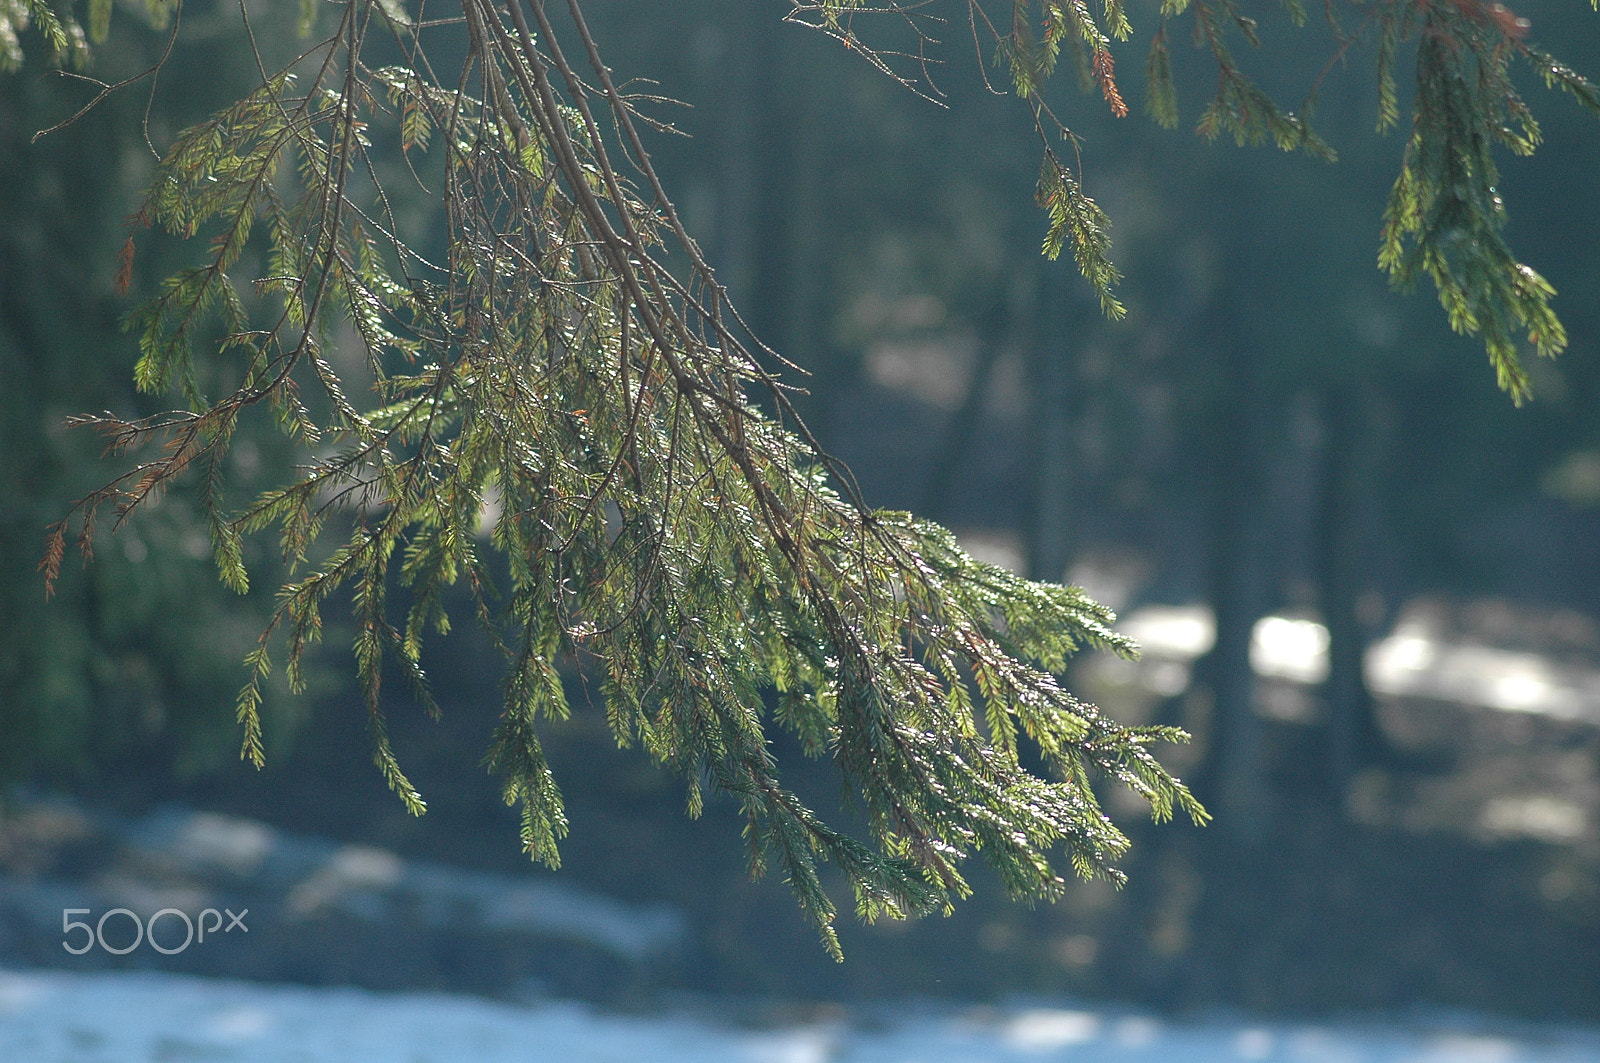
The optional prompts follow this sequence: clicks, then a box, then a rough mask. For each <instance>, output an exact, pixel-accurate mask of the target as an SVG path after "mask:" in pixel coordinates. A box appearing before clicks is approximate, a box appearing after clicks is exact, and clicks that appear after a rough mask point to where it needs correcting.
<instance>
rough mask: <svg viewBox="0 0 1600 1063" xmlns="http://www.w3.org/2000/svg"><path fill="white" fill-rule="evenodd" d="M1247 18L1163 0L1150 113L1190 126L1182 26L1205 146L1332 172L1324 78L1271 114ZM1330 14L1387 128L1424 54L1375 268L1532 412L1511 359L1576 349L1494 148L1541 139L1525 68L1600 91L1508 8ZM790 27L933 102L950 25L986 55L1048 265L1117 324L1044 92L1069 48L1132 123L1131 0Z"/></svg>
mask: <svg viewBox="0 0 1600 1063" xmlns="http://www.w3.org/2000/svg"><path fill="white" fill-rule="evenodd" d="M1281 6H1282V8H1283V17H1284V18H1286V19H1287V20H1288V21H1289V22H1290V23H1291V24H1292V25H1294V26H1303V25H1304V24H1305V23H1306V21H1307V13H1306V10H1305V8H1304V6H1303V5H1302V4H1301V3H1300V0H1283V2H1282V4H1281ZM1591 6H1593V5H1591ZM1253 10H1254V8H1253V6H1247V5H1245V4H1242V3H1239V2H1238V0H1162V3H1161V6H1160V10H1159V13H1158V18H1157V21H1156V27H1155V30H1154V33H1153V34H1152V36H1151V41H1150V45H1149V47H1148V50H1147V54H1146V59H1145V68H1144V69H1145V110H1146V112H1147V113H1148V114H1149V115H1150V117H1151V118H1153V119H1154V120H1155V121H1157V122H1159V123H1160V124H1162V125H1164V126H1167V127H1173V126H1176V125H1177V124H1178V121H1179V108H1178V93H1177V88H1176V86H1175V85H1174V83H1173V75H1172V54H1171V52H1172V38H1173V37H1174V36H1176V34H1174V33H1173V32H1172V31H1173V30H1174V29H1176V28H1177V26H1178V24H1180V23H1181V22H1183V21H1187V23H1188V28H1189V36H1190V37H1191V39H1192V40H1193V42H1194V44H1195V46H1196V47H1197V48H1199V49H1200V50H1202V51H1203V52H1205V53H1207V54H1208V55H1209V56H1210V57H1211V60H1212V64H1213V66H1214V68H1215V70H1216V82H1215V91H1214V92H1213V94H1212V96H1211V99H1210V100H1209V101H1208V102H1207V103H1206V104H1205V106H1204V107H1203V108H1202V109H1201V111H1200V116H1199V118H1198V120H1197V121H1196V124H1195V131H1196V132H1197V133H1199V134H1200V135H1201V136H1203V137H1206V138H1208V139H1214V138H1216V137H1218V136H1222V135H1224V134H1227V135H1229V136H1232V137H1233V139H1234V140H1235V141H1237V142H1238V143H1239V144H1241V145H1245V144H1267V143H1270V144H1274V145H1276V146H1277V147H1279V148H1282V149H1283V150H1285V151H1296V150H1302V151H1306V152H1309V153H1310V154H1312V155H1315V156H1318V157H1320V158H1325V159H1328V160H1330V161H1331V160H1332V159H1333V158H1334V151H1333V148H1332V147H1331V146H1330V145H1329V144H1328V143H1327V142H1326V141H1324V140H1323V139H1322V138H1321V137H1320V136H1318V135H1317V133H1316V132H1315V130H1314V129H1313V127H1312V123H1311V114H1312V113H1313V111H1314V109H1315V97H1316V90H1317V87H1318V85H1319V84H1320V82H1321V80H1322V77H1323V76H1326V74H1327V70H1326V69H1325V70H1324V71H1322V75H1321V76H1316V75H1315V74H1313V76H1312V77H1311V78H1310V79H1308V80H1309V82H1310V83H1309V85H1308V93H1307V97H1306V100H1305V103H1304V105H1303V106H1302V107H1301V108H1300V109H1299V110H1298V112H1296V111H1291V110H1287V109H1284V108H1282V107H1280V106H1279V105H1278V104H1276V103H1274V102H1273V100H1272V98H1271V97H1270V96H1269V95H1268V94H1267V93H1266V92H1265V91H1263V90H1262V89H1261V88H1260V87H1259V86H1258V85H1257V84H1256V82H1255V81H1254V80H1253V79H1252V78H1251V77H1250V76H1249V74H1248V73H1247V72H1246V71H1245V70H1244V69H1243V67H1242V66H1241V65H1240V63H1239V61H1238V59H1237V58H1236V56H1235V49H1236V46H1237V45H1238V44H1239V43H1240V42H1243V43H1244V44H1245V45H1246V46H1247V47H1249V48H1252V49H1254V48H1259V47H1260V45H1261V40H1260V37H1259V35H1258V25H1257V21H1256V17H1255V15H1254V14H1252V13H1251V12H1252V11H1253ZM869 14H875V15H893V16H895V17H897V18H898V19H899V20H901V21H903V22H904V23H905V24H907V25H908V26H909V27H910V28H911V33H912V36H913V37H914V39H915V40H916V42H917V46H916V48H915V50H914V51H912V52H905V51H901V52H889V51H886V50H875V49H874V47H873V44H872V40H871V39H867V38H863V37H862V36H861V35H860V34H859V33H858V31H857V28H856V27H857V24H858V23H859V22H861V21H862V19H863V18H864V16H866V15H869ZM1319 14H1320V16H1321V17H1320V19H1319V20H1318V21H1319V22H1320V23H1322V24H1323V26H1324V28H1325V30H1326V31H1327V32H1328V33H1329V35H1330V38H1331V41H1332V46H1331V49H1330V51H1331V54H1330V57H1329V63H1328V67H1329V68H1330V69H1331V68H1332V67H1333V66H1334V65H1336V64H1340V63H1347V62H1350V61H1351V55H1352V54H1353V53H1355V52H1358V51H1359V50H1361V49H1362V48H1364V47H1367V48H1370V49H1371V50H1372V52H1373V58H1374V61H1375V66H1376V73H1377V79H1378V90H1379V103H1378V115H1377V119H1378V128H1379V129H1380V130H1385V129H1388V128H1390V127H1392V126H1395V125H1397V124H1398V123H1399V121H1400V117H1401V115H1400V92H1399V89H1398V88H1397V86H1396V83H1395V64H1396V62H1397V61H1398V60H1399V58H1400V53H1401V50H1402V49H1403V48H1405V47H1407V46H1410V47H1411V48H1412V49H1414V57H1415V66H1416V89H1415V93H1414V100H1413V104H1412V125H1411V134H1410V137H1409V139H1408V140H1407V143H1406V146H1405V154H1404V159H1403V162H1402V166H1401V171H1400V174H1399V177H1398V178H1397V179H1396V181H1395V184H1394V188H1393V191H1392V192H1391V193H1390V196H1389V204H1388V207H1387V209H1386V210H1385V212H1384V217H1383V226H1382V232H1381V237H1380V248H1379V254H1378V262H1379V265H1380V266H1381V267H1382V268H1383V269H1384V270H1386V271H1387V272H1388V274H1389V277H1390V279H1391V280H1392V281H1393V282H1394V283H1395V284H1396V285H1397V286H1399V287H1403V288H1409V287H1410V286H1411V285H1412V284H1413V283H1414V282H1415V280H1416V279H1417V278H1418V277H1419V276H1424V275H1425V276H1427V277H1428V278H1429V279H1430V280H1432V281H1433V283H1434V287H1435V288H1436V290H1437V291H1438V294H1439V302H1440V304H1441V305H1442V306H1443V307H1444V309H1445V312H1446V315H1447V316H1448V318H1449V321H1450V325H1451V327H1452V328H1454V329H1455V330H1456V331H1457V332H1463V333H1467V334H1470V335H1480V336H1482V338H1483V342H1484V346H1485V348H1486V349H1487V351H1488V354H1489V360H1490V363H1491V364H1492V365H1493V367H1494V370H1495V373H1496V376H1497V378H1498V380H1499V383H1500V386H1501V387H1502V388H1503V389H1505V390H1506V391H1507V392H1509V393H1510V395H1511V397H1512V398H1513V399H1514V400H1515V401H1517V402H1518V403H1520V402H1521V401H1522V400H1523V399H1525V398H1527V397H1528V395H1529V388H1528V376H1527V373H1526V371H1525V370H1524V369H1523V368H1522V365H1521V363H1520V361H1519V359H1518V355H1517V350H1518V334H1519V333H1520V334H1521V335H1522V337H1523V338H1524V339H1525V341H1526V343H1527V344H1528V345H1529V346H1531V347H1533V348H1534V349H1535V350H1537V351H1538V353H1539V354H1541V355H1555V354H1558V353H1559V352H1560V351H1561V350H1563V349H1564V348H1565V347H1566V343H1567V336H1566V330H1565V329H1564V328H1563V327H1562V325H1561V321H1560V320H1559V319H1558V318H1557V316H1556V313H1555V310H1554V309H1553V308H1552V306H1551V300H1552V299H1553V298H1554V297H1555V294H1556V293H1555V289H1554V288H1553V287H1551V285H1550V284H1549V283H1548V282H1547V281H1546V280H1545V279H1544V278H1543V277H1541V276H1540V275H1539V274H1538V273H1536V272H1534V270H1533V269H1531V268H1530V267H1529V266H1527V265H1525V264H1523V263H1521V262H1519V261H1518V260H1517V258H1516V255H1515V253H1514V252H1513V251H1512V250H1511V248H1510V246H1509V245H1508V244H1507V243H1506V240H1505V237H1504V235H1503V233H1502V230H1503V229H1504V227H1505V222H1506V210H1505V204H1504V202H1503V200H1502V198H1501V196H1500V193H1499V191H1498V190H1497V187H1496V186H1497V184H1498V182H1499V178H1500V174H1499V169H1498V167H1497V166H1496V164H1495V160H1494V149H1495V148H1496V147H1497V146H1498V147H1503V148H1506V149H1509V150H1510V151H1511V152H1512V153H1513V154H1517V155H1530V154H1532V153H1533V151H1534V149H1535V148H1536V147H1537V146H1538V144H1539V126H1538V123H1537V122H1536V121H1534V118H1533V114H1532V112H1531V111H1530V110H1529V109H1528V106H1527V104H1526V103H1525V102H1524V101H1523V99H1522V96H1521V95H1520V93H1519V92H1518V90H1517V88H1516V86H1515V84H1514V83H1513V80H1512V73H1513V69H1514V67H1515V66H1516V65H1517V64H1521V65H1523V66H1525V67H1526V68H1528V69H1530V70H1532V71H1533V72H1535V73H1536V74H1537V75H1538V76H1539V77H1540V78H1541V79H1542V80H1543V81H1544V83H1545V85H1546V86H1548V87H1551V88H1558V89H1560V90H1562V91H1564V92H1566V93H1567V94H1569V95H1571V96H1572V97H1573V98H1574V99H1576V100H1577V101H1578V102H1579V104H1581V105H1582V106H1583V107H1584V108H1586V109H1587V110H1589V111H1592V112H1594V113H1596V114H1600V89H1597V88H1596V87H1595V85H1593V84H1592V83H1591V82H1589V81H1587V80H1585V79H1584V78H1583V77H1582V76H1580V75H1579V74H1578V73H1577V72H1576V71H1574V70H1573V69H1572V68H1570V67H1568V66H1567V65H1565V64H1564V63H1562V62H1560V61H1559V60H1557V59H1555V58H1554V57H1552V56H1551V55H1550V54H1549V53H1547V52H1546V51H1544V50H1543V49H1542V48H1540V47H1539V46H1538V45H1536V44H1535V43H1534V42H1533V40H1532V31H1533V27H1532V25H1531V24H1530V22H1529V21H1528V20H1527V19H1525V18H1521V17H1519V16H1518V15H1517V13H1516V12H1514V11H1512V10H1511V9H1510V8H1508V7H1506V6H1505V5H1504V4H1500V3H1494V2H1488V0H1377V2H1373V3H1364V2H1354V0H1353V2H1349V3H1333V2H1330V3H1327V4H1325V5H1324V6H1323V9H1322V11H1321V12H1320V13H1319ZM790 17H791V18H792V19H795V20H797V21H804V22H808V23H811V24H813V25H816V26H818V27H819V28H821V29H822V30H823V31H824V32H827V33H829V34H831V35H833V36H834V37H836V38H838V39H840V40H842V41H844V42H845V43H846V44H847V45H848V46H850V47H852V48H854V49H856V50H858V51H861V52H863V53H864V54H866V55H868V56H869V57H871V58H872V60H873V61H874V62H875V63H876V64H877V65H878V66H879V67H880V68H882V69H884V70H886V71H889V72H890V73H892V74H894V75H895V76H897V77H899V78H900V79H901V80H902V81H904V82H905V83H906V84H908V85H912V86H920V87H922V88H923V89H924V90H926V91H929V92H931V93H936V91H937V90H936V88H935V82H934V80H933V79H932V78H931V77H930V76H929V71H930V64H931V63H932V62H933V59H932V58H931V55H932V53H933V49H932V47H931V46H932V45H934V44H936V43H937V41H936V39H935V34H936V33H938V32H939V31H940V30H941V29H942V28H943V27H945V26H947V25H949V24H950V23H958V24H959V23H966V24H967V25H968V26H969V27H970V31H971V33H972V36H973V38H974V40H975V41H976V42H977V43H978V44H979V46H980V48H983V47H984V46H988V47H992V49H993V51H994V55H995V61H996V63H997V65H999V66H1000V67H1001V68H1003V69H1004V70H1005V71H1006V72H1007V73H1008V74H1009V76H1010V79H1011V86H1012V89H1013V90H1014V91H1015V93H1016V94H1017V96H1018V97H1020V98H1021V99H1022V100H1024V101H1025V102H1026V103H1027V105H1028V106H1029V107H1030V109H1031V110H1032V113H1033V117H1034V125H1035V128H1036V129H1037V131H1038V134H1039V137H1040V139H1041V140H1042V141H1043V142H1044V145H1043V146H1044V152H1045V160H1044V166H1043V176H1042V177H1041V179H1040V184H1039V203H1040V205H1041V206H1042V207H1043V208H1044V209H1045V211H1046V212H1047V214H1048V216H1049V227H1048V229H1047V234H1046V237H1045V241H1044V250H1045V253H1046V254H1047V255H1049V256H1051V257H1052V258H1053V257H1055V256H1056V255H1057V254H1059V253H1060V252H1061V250H1062V249H1063V248H1067V247H1070V248H1071V249H1072V253H1073V258H1074V260H1075V261H1076V262H1077V265H1078V269H1079V270H1080V271H1081V272H1082V273H1083V275H1084V276H1085V277H1086V278H1087V279H1088V280H1089V281H1090V282H1091V283H1092V284H1093V285H1094V287H1095V290H1096V291H1097V292H1098V293H1099V295H1100V299H1101V304H1102V306H1103V307H1104V309H1105V311H1106V312H1107V313H1108V314H1110V315H1111V316H1113V317H1115V316H1119V315H1120V313H1121V307H1120V305H1119V304H1118V303H1117V301H1116V298H1115V296H1114V294H1113V288H1114V286H1115V284H1116V281H1117V278H1118V274H1117V271H1116V267H1115V266H1114V265H1113V264H1112V261H1111V257H1110V248H1111V241H1110V237H1109V234H1108V222H1107V219H1106V217H1105V214H1104V213H1103V212H1102V211H1101V210H1100V208H1099V207H1098V206H1096V205H1095V203H1094V201H1093V200H1092V199H1090V198H1089V197H1088V195H1087V194H1086V193H1085V191H1084V190H1083V188H1084V186H1085V185H1086V184H1088V182H1087V181H1086V179H1085V178H1084V177H1083V176H1082V174H1081V173H1078V172H1077V171H1078V169H1079V167H1078V166H1077V165H1076V148H1077V139H1076V137H1075V136H1074V135H1073V133H1072V131H1071V129H1070V128H1069V127H1068V126H1067V125H1066V124H1065V123H1063V122H1062V121H1061V120H1060V119H1058V118H1057V117H1056V112H1055V111H1054V110H1053V109H1052V107H1051V105H1050V104H1049V103H1048V102H1047V101H1046V96H1045V87H1046V85H1047V83H1048V82H1049V80H1050V78H1051V76H1052V75H1053V74H1054V72H1055V68H1056V65H1057V61H1058V59H1059V58H1060V56H1061V53H1062V52H1063V50H1065V51H1066V52H1067V53H1068V54H1069V55H1070V57H1071V60H1072V64H1073V66H1074V68H1075V69H1076V70H1077V71H1078V73H1079V81H1080V83H1081V84H1082V85H1083V86H1084V87H1086V88H1088V89H1090V90H1091V91H1097V92H1099V93H1100V95H1101V96H1102V97H1103V98H1104V100H1105V102H1106V104H1107V106H1108V107H1109V108H1110V109H1111V112H1112V113H1113V114H1115V115H1117V116H1118V117H1122V116H1123V115H1125V114H1126V113H1127V105H1126V104H1125V103H1124V102H1123V95H1122V92H1121V90H1120V89H1119V87H1118V85H1117V82H1116V74H1115V70H1116V67H1115V64H1114V62H1113V60H1112V51H1111V49H1112V47H1113V45H1114V43H1115V42H1119V41H1122V40H1125V39H1126V38H1127V37H1128V36H1129V35H1130V34H1131V33H1132V27H1131V26H1130V25H1129V22H1128V17H1127V14H1126V12H1125V11H1124V8H1123V4H1122V3H1121V0H1106V2H1105V3H1104V5H1103V8H1102V9H1101V10H1100V11H1099V12H1096V11H1095V10H1094V8H1093V7H1091V6H1090V4H1089V3H1087V2H1086V0H996V2H992V3H991V2H985V0H946V2H944V3H927V2H915V3H906V2H901V0H886V2H873V3H868V2H867V0H818V2H815V3H803V4H799V5H797V7H796V9H795V12H794V14H792V15H791V16H790ZM908 60H910V61H912V62H911V63H908V62H907V61H908ZM1062 140H1064V141H1066V142H1067V143H1069V144H1071V145H1072V146H1073V149H1074V166H1073V167H1071V168H1068V167H1066V166H1064V165H1063V164H1062V161H1061V160H1060V159H1059V158H1058V157H1057V151H1058V148H1057V147H1056V144H1057V143H1058V142H1059V141H1062Z"/></svg>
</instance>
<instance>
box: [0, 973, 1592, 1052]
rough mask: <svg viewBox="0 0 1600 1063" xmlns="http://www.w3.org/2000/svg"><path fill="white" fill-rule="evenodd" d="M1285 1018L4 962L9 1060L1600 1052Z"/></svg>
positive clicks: (1472, 1023)
mask: <svg viewBox="0 0 1600 1063" xmlns="http://www.w3.org/2000/svg"><path fill="white" fill-rule="evenodd" d="M1436 1026H1437V1027H1438V1028H1430V1027H1429V1026H1428V1025H1427V1024H1410V1025H1407V1024H1400V1023H1389V1024H1379V1023H1369V1024H1362V1023H1358V1022H1349V1023H1344V1024H1337V1025H1330V1024H1322V1025H1314V1026H1313V1025H1295V1024H1288V1023H1284V1024H1273V1023H1262V1022H1253V1021H1249V1020H1247V1019H1244V1018H1240V1017H1216V1018H1212V1019H1210V1020H1208V1021H1194V1022H1175V1021H1158V1020H1156V1019H1154V1018H1152V1017H1150V1016H1147V1015H1142V1014H1138V1013H1134V1012H1128V1011H1126V1010H1119V1009H1114V1008H1093V1007H1062V1008H1049V1007H1030V1008H1014V1009H1009V1010H1007V1009H991V1008H984V1009H967V1010H965V1011H963V1010H962V1009H958V1008H949V1009H946V1010H944V1011H938V1010H933V1011H930V1010H927V1009H923V1010H921V1011H913V1010H912V1009H909V1008H908V1009H905V1010H903V1011H899V1012H895V1011H887V1012H884V1013H883V1015H882V1016H881V1017H879V1019H878V1021H875V1022H873V1023H871V1024H858V1025H852V1024H851V1023H849V1022H847V1021H830V1022H826V1023H815V1022H814V1023H809V1024H799V1025H794V1026H789V1027H779V1028H775V1029H767V1030H754V1031H752V1030H748V1029H738V1028H735V1027H734V1026H732V1025H720V1024H717V1023H715V1022H711V1021H708V1020H706V1019H703V1018H690V1017H687V1016H685V1015H680V1014H672V1013H667V1014H660V1015H653V1016H639V1015H617V1014H609V1013H606V1012H603V1011H600V1010H597V1009H594V1008H591V1007H587V1006H584V1005H580V1004H573V1003H565V1002H549V1003H543V1004H538V1005H528V1006H517V1005H511V1004H503V1003H494V1002H489V1001H484V1000H477V999H472V998H466V997H453V996H447V995H444V994H438V993H396V994H379V993H371V992H366V991H363V990H356V989H311V988H305V987H294V986H276V985H253V984H248V983H243V982H230V981H214V980H207V979H202V978H193V977H187V976H178V975H168V974H161V973H157V972H138V973H109V974H108V973H98V974H78V973H72V972H60V971H50V972H41V971H0V1059H3V1060H7V1061H11V1060H16V1061H19V1063H156V1061H158V1060H177V1059H184V1060H207V1061H210V1063H454V1061H457V1060H472V1061H473V1063H511V1061H512V1060H516V1061H519V1063H525V1061H527V1060H552V1061H560V1063H969V1061H970V1063H980V1061H981V1063H1039V1061H1057V1060H1059V1061H1070V1063H1234V1061H1238V1060H1265V1061H1267V1063H1595V1061H1597V1060H1600V1031H1595V1030H1585V1029H1581V1028H1573V1027H1531V1026H1530V1027H1515V1028H1513V1029H1512V1031H1511V1032H1506V1031H1503V1030H1497V1029H1495V1028H1494V1027H1493V1024H1492V1023H1491V1022H1488V1021H1486V1020H1482V1019H1472V1018H1471V1017H1466V1018H1465V1019H1463V1020H1461V1021H1458V1022H1455V1023H1442V1024H1436Z"/></svg>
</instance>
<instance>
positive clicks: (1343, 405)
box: [1316, 386, 1385, 800]
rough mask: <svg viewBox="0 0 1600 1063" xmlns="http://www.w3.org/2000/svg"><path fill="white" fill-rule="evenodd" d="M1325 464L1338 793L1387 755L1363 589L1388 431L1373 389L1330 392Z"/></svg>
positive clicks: (1320, 564) (1331, 762)
mask: <svg viewBox="0 0 1600 1063" xmlns="http://www.w3.org/2000/svg"><path fill="white" fill-rule="evenodd" d="M1322 405H1323V410H1322V416H1323V423H1324V426H1325V433H1324V444H1323V455H1324V457H1323V470H1322V476H1321V484H1320V487H1321V491H1320V496H1321V497H1320V498H1319V499H1318V507H1317V509H1318V512H1317V533H1316V578H1317V598H1318V601H1319V602H1320V604H1321V607H1322V615H1323V623H1325V624H1326V625H1327V626H1328V678H1327V681H1326V682H1325V683H1324V684H1323V688H1322V697H1323V700H1324V702H1325V703H1326V705H1327V709H1328V749H1327V757H1328V759H1327V765H1326V768H1327V772H1328V782H1329V785H1330V787H1331V788H1332V793H1333V795H1334V797H1335V799H1336V800H1337V799H1339V798H1340V797H1341V796H1342V795H1343V793H1344V788H1345V786H1346V785H1347V784H1348V783H1349V781H1350V779H1351V777H1352V776H1353V775H1354V774H1355V773H1356V772H1357V771H1359V770H1360V769H1361V768H1362V767H1363V766H1365V765H1367V764H1370V763H1372V762H1373V761H1374V760H1376V759H1379V758H1381V756H1382V755H1383V753H1384V750H1385V746H1384V741H1383V736H1382V732H1381V731H1380V729H1379V727H1378V722H1377V717H1376V713H1375V706H1374V703H1373V700H1372V693H1371V691H1370V690H1369V689H1368V688H1367V680H1366V673H1365V668H1364V662H1365V658H1366V650H1367V642H1368V639H1369V637H1370V630H1369V626H1368V624H1367V623H1365V622H1363V619H1362V616H1361V613H1362V610H1361V595H1362V592H1363V590H1364V589H1365V585H1366V583H1367V582H1368V578H1369V577H1368V573H1369V572H1370V570H1371V567H1372V566H1371V562H1370V557H1369V556H1368V555H1369V554H1370V550H1368V549H1366V540H1367V535H1366V532H1367V530H1368V523H1369V522H1368V521H1367V520H1366V519H1365V516H1366V515H1365V514H1364V509H1365V508H1366V507H1367V505H1369V504H1370V499H1371V495H1372V485H1373V481H1374V478H1375V474H1376V472H1377V467H1378V464H1379V462H1380V460H1381V458H1382V449H1383V448H1382V433H1381V432H1380V431H1379V430H1378V426H1377V425H1375V424H1374V417H1373V412H1372V411H1373V399H1372V396H1371V395H1369V394H1367V393H1366V389H1352V388H1350V387H1337V386H1335V387H1332V388H1329V389H1328V390H1326V391H1325V392H1324V395H1323V403H1322Z"/></svg>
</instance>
